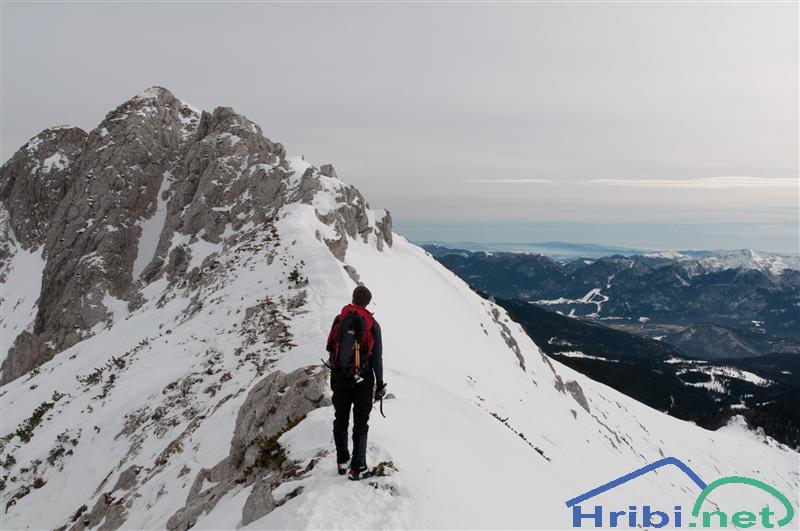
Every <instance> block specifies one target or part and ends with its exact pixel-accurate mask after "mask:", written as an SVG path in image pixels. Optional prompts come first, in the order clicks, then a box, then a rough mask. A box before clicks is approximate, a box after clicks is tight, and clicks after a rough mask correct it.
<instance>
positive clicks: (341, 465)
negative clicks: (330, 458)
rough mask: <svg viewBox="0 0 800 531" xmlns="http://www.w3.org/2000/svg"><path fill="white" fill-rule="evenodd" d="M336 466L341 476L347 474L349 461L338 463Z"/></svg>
mask: <svg viewBox="0 0 800 531" xmlns="http://www.w3.org/2000/svg"><path fill="white" fill-rule="evenodd" d="M336 468H337V469H338V470H339V475H340V476H344V475H345V474H347V463H336Z"/></svg>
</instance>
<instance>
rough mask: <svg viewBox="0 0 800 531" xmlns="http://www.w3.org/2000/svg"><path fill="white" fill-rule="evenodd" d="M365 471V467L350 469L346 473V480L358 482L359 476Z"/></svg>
mask: <svg viewBox="0 0 800 531" xmlns="http://www.w3.org/2000/svg"><path fill="white" fill-rule="evenodd" d="M366 471H367V467H366V465H362V466H357V467H353V466H351V467H350V470H348V471H347V479H349V480H351V481H358V480H359V479H361V474H363V473H364V472H366Z"/></svg>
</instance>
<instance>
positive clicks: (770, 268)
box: [425, 245, 800, 358]
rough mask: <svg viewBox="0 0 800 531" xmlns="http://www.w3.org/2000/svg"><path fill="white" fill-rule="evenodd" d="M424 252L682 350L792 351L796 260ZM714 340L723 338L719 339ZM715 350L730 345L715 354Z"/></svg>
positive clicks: (528, 297) (497, 289) (491, 287)
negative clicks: (701, 347)
mask: <svg viewBox="0 0 800 531" xmlns="http://www.w3.org/2000/svg"><path fill="white" fill-rule="evenodd" d="M425 249H426V250H427V251H428V252H430V253H431V254H432V255H433V256H434V257H436V258H437V259H438V260H439V261H441V262H442V263H443V264H444V265H445V266H447V267H448V268H449V269H451V270H452V271H453V272H455V273H456V274H458V275H459V276H460V277H462V278H463V279H464V280H466V281H467V282H469V283H470V284H471V285H473V286H474V287H476V288H477V289H480V290H482V291H485V292H487V293H490V294H492V295H494V296H496V297H501V298H506V299H519V300H524V301H528V302H532V303H534V304H536V305H538V306H540V307H543V308H547V309H549V310H552V311H555V312H558V313H561V314H564V315H568V316H572V317H581V318H585V319H592V320H596V321H602V322H604V323H605V324H607V325H609V326H614V327H619V328H623V329H625V330H627V331H630V332H635V333H639V334H641V335H645V336H648V337H659V338H673V339H675V340H676V341H680V342H681V345H682V347H683V348H686V349H688V350H690V351H697V350H698V349H699V347H698V348H695V347H693V346H690V345H689V344H690V343H695V344H696V345H695V346H697V345H700V344H705V345H706V346H714V349H708V351H707V352H706V354H705V355H704V356H703V357H713V358H716V357H742V356H752V355H753V351H755V352H758V353H762V354H763V353H767V352H800V341H798V340H800V258H798V257H791V256H784V255H779V254H775V253H766V252H759V251H752V250H738V251H722V252H715V253H710V254H706V255H704V256H699V257H697V256H689V255H688V254H687V253H677V252H669V253H667V252H658V253H646V254H640V255H631V256H623V255H620V254H615V255H611V256H605V257H601V258H589V257H582V258H577V259H572V260H568V261H559V260H555V259H553V258H551V257H547V256H543V255H540V254H530V253H519V252H516V253H512V252H487V251H480V252H473V251H469V250H467V249H450V248H445V247H442V246H439V245H428V246H425ZM700 324H707V325H714V327H712V326H703V327H698V325H700ZM691 326H694V329H691V330H689V331H687V328H688V327H691ZM715 327H716V328H715ZM719 327H723V328H722V329H721V328H719ZM721 337H724V338H726V341H724V342H723V343H720V342H719V341H718V339H719V338H721ZM726 345H727V347H725V346H726ZM721 347H725V348H728V347H729V348H730V349H731V350H730V352H725V351H722V352H720V348H721ZM712 350H713V351H712ZM696 354H697V353H696Z"/></svg>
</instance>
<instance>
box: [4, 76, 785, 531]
mask: <svg viewBox="0 0 800 531" xmlns="http://www.w3.org/2000/svg"><path fill="white" fill-rule="evenodd" d="M0 282H2V307H3V311H2V315H1V316H0V318H1V321H0V332H1V333H2V350H0V357H2V386H0V400H2V404H1V405H2V415H0V510H2V511H4V512H3V515H2V522H3V528H4V529H6V528H8V529H25V528H27V529H57V530H70V531H83V530H86V529H103V530H115V529H120V528H124V529H169V530H170V531H185V530H187V529H190V528H193V527H195V528H201V529H241V528H248V526H249V528H258V529H299V528H308V529H322V528H330V527H340V528H344V529H349V528H358V529H364V528H367V529H373V528H374V529H404V528H413V529H440V528H492V529H495V528H532V527H541V528H564V527H568V526H569V525H570V522H571V511H570V510H569V509H567V508H566V506H565V501H566V500H569V499H571V498H573V497H574V496H576V495H578V494H580V493H581V492H587V491H589V490H590V489H592V488H594V487H596V486H597V485H602V484H604V483H606V482H608V481H609V480H611V479H613V478H615V477H619V476H620V475H621V474H625V473H627V472H629V471H632V470H636V469H639V468H641V467H642V466H644V465H646V464H647V463H653V462H656V461H659V460H661V459H663V458H664V457H666V456H676V457H678V458H680V459H682V460H684V461H685V462H689V463H691V466H692V469H693V470H694V471H695V472H696V473H697V474H698V475H699V476H700V477H702V478H704V479H705V480H706V481H712V480H713V479H715V478H717V477H720V476H734V475H735V476H748V477H756V478H759V479H761V480H763V481H765V482H767V483H769V484H770V485H773V486H774V487H775V488H777V489H779V490H780V491H781V492H783V493H785V494H786V496H787V497H788V498H789V499H791V500H796V499H798V493H800V480H799V479H798V476H797V474H796V468H797V459H798V454H797V452H796V451H794V450H792V449H791V448H789V447H787V446H786V445H783V444H781V443H779V442H776V441H775V440H774V439H772V438H770V437H764V436H763V434H760V433H758V432H754V431H753V430H751V429H750V428H748V426H747V424H746V422H745V421H744V420H743V419H742V418H741V417H737V418H736V419H732V421H731V422H730V423H728V424H727V425H726V426H725V427H723V428H722V429H720V430H718V431H708V430H705V429H702V428H700V427H698V426H696V425H694V424H692V423H689V422H685V421H682V420H679V419H677V418H674V417H671V416H668V415H665V414H664V413H662V412H660V411H657V410H656V409H653V408H651V407H648V406H647V405H644V404H642V403H640V402H637V401H636V400H634V399H631V398H630V397H628V396H626V395H625V394H623V393H620V392H617V391H615V390H614V389H612V388H610V387H608V386H607V385H604V384H602V383H598V382H597V381H594V380H592V379H590V378H587V377H586V376H584V375H582V374H580V373H579V372H576V371H575V370H573V369H571V368H570V367H568V366H566V365H565V364H564V363H561V362H560V361H559V359H553V358H551V357H548V356H547V355H545V354H544V353H543V352H542V350H544V349H549V346H548V347H544V346H543V348H542V349H540V348H539V346H537V344H536V343H535V342H534V341H533V340H531V338H530V337H529V336H528V335H527V334H526V333H525V331H524V330H523V329H522V327H521V326H520V325H519V324H518V323H517V322H515V321H513V320H512V319H511V318H510V317H509V315H508V313H507V311H506V310H505V309H504V308H503V307H502V306H500V305H498V304H496V303H495V302H493V301H491V300H488V299H487V298H484V297H481V296H479V295H478V294H477V293H475V292H474V291H473V290H471V289H470V287H469V286H468V285H467V284H466V283H465V282H464V281H462V280H461V279H460V278H458V276H456V275H455V274H453V273H452V272H451V271H448V270H447V269H446V268H445V267H443V266H442V265H441V264H440V263H438V262H436V261H435V260H434V259H433V258H431V257H430V256H429V255H428V254H427V253H426V252H425V251H424V250H422V249H420V248H419V247H417V246H415V245H413V244H412V243H410V242H409V241H408V240H407V239H405V238H404V237H403V236H401V235H398V234H396V233H393V232H392V221H391V217H390V215H389V213H388V212H387V211H385V210H380V209H371V208H370V207H369V205H368V203H367V201H366V200H365V198H364V197H363V196H362V195H361V194H360V193H359V192H358V190H357V189H356V188H354V187H353V186H351V185H348V184H346V183H345V182H343V181H342V180H341V179H339V177H338V176H337V175H336V172H335V171H334V169H333V167H332V166H330V165H322V166H320V167H319V168H317V167H315V166H313V165H311V164H310V163H309V162H306V161H305V160H304V158H303V157H289V156H287V155H286V150H285V149H284V147H283V146H282V145H281V144H279V143H277V142H274V141H272V140H270V139H268V138H267V137H265V136H264V135H263V134H262V131H261V129H260V128H259V127H258V126H257V125H256V124H254V123H253V122H251V121H250V120H248V119H247V118H245V117H244V116H243V115H241V114H239V113H237V112H235V111H234V110H232V109H230V108H228V107H219V108H217V109H215V110H214V111H213V112H206V111H199V110H197V109H195V108H193V107H191V106H190V105H188V104H186V103H184V102H182V101H180V100H179V99H178V98H176V97H175V96H174V95H172V94H171V93H170V92H169V91H167V90H165V89H163V88H158V87H154V88H151V89H148V90H146V91H144V92H143V93H141V94H139V95H137V96H135V97H134V98H132V99H130V100H129V101H127V102H125V103H123V104H122V105H120V106H119V107H118V108H116V109H115V110H113V111H111V112H110V113H109V114H108V115H107V116H106V118H105V119H104V120H103V121H102V122H101V123H100V124H99V125H98V126H97V127H96V128H94V129H92V130H91V131H89V132H85V131H82V130H80V129H77V128H70V127H60V128H52V129H48V130H46V131H43V132H42V133H40V134H38V135H36V136H35V137H33V138H32V139H31V140H30V141H28V143H27V144H26V145H24V146H22V148H21V149H20V150H19V151H17V152H16V153H15V154H14V155H13V156H12V158H11V159H10V160H8V161H7V162H5V164H4V165H3V166H2V168H0ZM360 282H363V283H364V284H366V285H367V286H368V287H369V288H370V289H371V291H372V292H373V294H374V297H373V300H372V303H371V304H370V309H371V310H372V311H374V312H375V316H376V319H378V320H379V322H380V323H381V328H382V330H383V331H384V333H383V347H384V348H383V351H384V358H383V359H384V373H385V376H386V382H387V383H388V385H389V391H390V393H391V395H392V397H391V398H388V397H387V401H386V413H387V417H388V418H386V419H384V418H382V417H380V416H379V415H373V417H372V419H371V420H370V427H369V445H368V448H367V462H368V465H369V466H370V472H371V473H372V474H373V475H372V476H371V477H370V478H369V480H368V481H361V482H359V483H352V482H349V481H347V480H346V479H342V477H341V476H339V475H338V474H337V473H336V468H337V463H336V455H335V452H333V445H332V441H331V424H332V421H333V411H332V408H331V407H330V396H331V395H330V389H329V387H328V376H329V375H328V372H327V369H326V368H325V367H324V366H323V365H322V364H321V363H320V357H321V355H324V348H325V344H326V337H327V333H328V330H329V327H330V323H331V320H332V318H333V316H335V315H337V314H338V313H339V312H340V311H341V308H342V306H343V305H344V304H345V303H347V302H349V300H350V297H351V294H352V292H353V289H354V287H355V286H356V285H357V284H358V283H360ZM422 300H431V301H435V305H433V306H430V305H429V306H424V305H423V306H421V305H420V301H422ZM434 311H435V313H434ZM425 312H429V313H425ZM412 330H413V333H411V332H410V331H412ZM532 335H534V334H533V333H532ZM548 339H549V338H548ZM648 341H649V340H648ZM645 343H646V344H645ZM654 343H655V342H652V341H649V342H644V341H643V343H642V344H641V347H642V349H645V350H646V349H647V348H649V346H652V344H654ZM544 344H548V345H549V343H548V342H547V341H545V342H544V343H543V345H544ZM554 344H555V343H554ZM660 348H661V350H662V352H663V356H662V358H667V359H669V358H668V356H671V355H672V354H671V351H669V348H670V347H668V346H666V345H662V346H661V347H660ZM642 352H643V353H644V350H643V351H642ZM567 357H568V356H567ZM575 359H577V358H575ZM757 359H761V358H757ZM754 370H755V369H754ZM745 376H746V375H745ZM701 377H702V376H691V378H697V379H699V378H701ZM748 377H749V376H748ZM714 381H715V382H716V381H717V380H716V379H715V380H714ZM700 383H703V382H700ZM587 463H591V466H587ZM531 478H556V480H554V481H546V482H545V481H531ZM487 485H491V488H490V489H487V488H486V486H487ZM698 494H699V492H698V489H697V485H696V483H695V482H694V481H693V480H692V479H690V478H689V477H688V476H686V475H684V474H679V473H672V474H660V473H659V474H658V475H657V476H656V475H655V474H651V475H647V476H643V477H641V478H639V479H637V481H636V486H635V488H633V489H625V490H623V489H617V490H615V491H613V492H608V493H606V494H604V503H606V502H609V503H612V504H613V506H614V507H627V506H628V505H629V504H637V505H644V504H647V503H651V502H652V501H653V500H668V503H669V506H672V505H673V504H682V505H684V506H685V507H689V506H690V504H691V503H692V501H693V500H694V499H695V498H696V497H697V495H698ZM709 499H710V500H712V501H713V503H714V504H716V505H720V506H724V507H726V508H730V509H733V508H735V510H743V509H749V510H753V511H754V512H758V510H759V509H760V508H761V507H762V506H763V504H762V501H763V500H761V499H759V498H758V497H757V496H756V497H754V496H752V493H751V492H750V491H745V492H744V494H742V493H740V492H739V491H733V490H730V491H725V492H717V491H715V492H714V493H712V495H711V497H710V498H709ZM531 500H536V503H535V504H531ZM609 506H612V505H609Z"/></svg>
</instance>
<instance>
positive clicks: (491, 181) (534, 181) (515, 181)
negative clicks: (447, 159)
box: [464, 179, 550, 184]
mask: <svg viewBox="0 0 800 531" xmlns="http://www.w3.org/2000/svg"><path fill="white" fill-rule="evenodd" d="M464 182H465V183H488V184H545V183H549V182H550V181H549V180H547V179H467V180H465V181H464Z"/></svg>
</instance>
